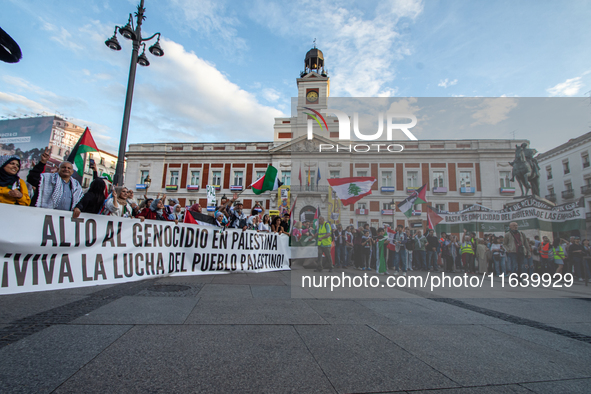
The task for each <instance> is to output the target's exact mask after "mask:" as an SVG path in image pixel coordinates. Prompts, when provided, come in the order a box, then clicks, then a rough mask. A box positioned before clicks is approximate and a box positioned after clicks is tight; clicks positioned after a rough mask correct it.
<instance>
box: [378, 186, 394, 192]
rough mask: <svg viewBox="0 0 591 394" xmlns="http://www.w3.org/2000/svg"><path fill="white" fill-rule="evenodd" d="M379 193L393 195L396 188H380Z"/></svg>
mask: <svg viewBox="0 0 591 394" xmlns="http://www.w3.org/2000/svg"><path fill="white" fill-rule="evenodd" d="M380 191H381V192H382V193H394V192H395V191H396V188H395V187H394V186H382V187H381V188H380Z"/></svg>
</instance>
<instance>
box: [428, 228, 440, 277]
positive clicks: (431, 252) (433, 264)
mask: <svg viewBox="0 0 591 394" xmlns="http://www.w3.org/2000/svg"><path fill="white" fill-rule="evenodd" d="M427 234H428V235H427V246H426V248H425V249H427V270H431V269H432V270H433V271H439V269H438V268H437V248H438V247H439V240H438V239H437V237H436V236H434V235H433V230H429V232H428V233H427Z"/></svg>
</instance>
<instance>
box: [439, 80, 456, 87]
mask: <svg viewBox="0 0 591 394" xmlns="http://www.w3.org/2000/svg"><path fill="white" fill-rule="evenodd" d="M457 83H458V80H457V79H454V80H453V81H450V80H449V79H447V78H445V79H442V80H441V81H439V83H438V84H437V86H440V87H442V88H446V89H447V88H448V87H450V86H453V85H456V84H457Z"/></svg>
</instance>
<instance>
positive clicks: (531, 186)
mask: <svg viewBox="0 0 591 394" xmlns="http://www.w3.org/2000/svg"><path fill="white" fill-rule="evenodd" d="M536 153H538V151H537V150H535V149H530V148H528V144H527V142H524V143H523V144H521V146H517V145H515V160H514V161H512V162H509V164H511V166H512V167H513V171H512V172H511V182H514V181H515V178H517V182H518V183H519V187H520V188H521V195H522V196H525V195H527V194H528V193H529V191H530V190H531V192H532V194H533V195H535V196H538V197H539V196H540V166H539V164H538V160H537V159H536V158H534V156H535V155H536ZM524 188H525V193H524V191H523V189H524Z"/></svg>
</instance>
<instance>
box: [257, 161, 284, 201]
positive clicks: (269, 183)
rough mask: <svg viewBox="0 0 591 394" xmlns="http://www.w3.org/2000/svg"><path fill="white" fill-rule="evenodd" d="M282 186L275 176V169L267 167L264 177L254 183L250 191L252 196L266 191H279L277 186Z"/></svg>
mask: <svg viewBox="0 0 591 394" xmlns="http://www.w3.org/2000/svg"><path fill="white" fill-rule="evenodd" d="M281 185H283V183H282V182H281V181H280V180H279V178H278V176H277V168H275V167H273V166H269V167H267V171H266V172H265V175H263V176H262V177H260V178H259V179H258V180H257V181H256V182H254V183H253V184H252V185H250V186H251V187H252V191H253V192H254V194H257V195H258V194H261V193H264V192H266V191H272V190H277V189H279V186H281Z"/></svg>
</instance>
